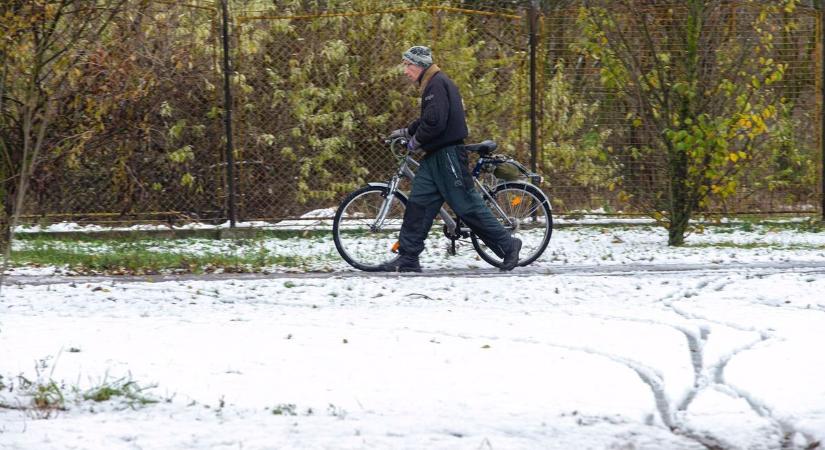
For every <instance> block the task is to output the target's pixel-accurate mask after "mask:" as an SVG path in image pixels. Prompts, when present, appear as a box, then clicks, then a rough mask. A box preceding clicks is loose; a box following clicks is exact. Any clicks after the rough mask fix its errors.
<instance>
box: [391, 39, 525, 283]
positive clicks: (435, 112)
mask: <svg viewBox="0 0 825 450" xmlns="http://www.w3.org/2000/svg"><path fill="white" fill-rule="evenodd" d="M402 63H403V64H404V74H405V75H406V76H407V78H409V79H410V81H411V82H412V83H415V84H416V85H418V87H419V89H420V91H421V116H420V117H419V118H418V119H416V120H414V121H413V122H412V123H410V124H409V126H407V127H406V128H401V129H398V130H395V131H393V132H392V134H391V135H390V137H391V138H395V137H404V138H406V139H407V142H408V144H407V145H408V148H409V149H410V150H413V151H422V152H424V154H425V155H424V158H423V159H422V161H421V167H419V168H418V172H417V173H416V175H415V179H414V180H413V185H412V193H411V194H410V198H409V201H408V202H407V208H406V211H405V212H404V222H403V223H402V225H401V233H400V236H399V243H400V245H399V249H398V251H399V254H400V257H399V258H398V259H397V260H395V261H393V262H390V263H386V264H384V265H382V266H381V268H380V270H382V271H385V272H420V271H421V265H420V264H419V261H418V256H419V255H420V254H421V252H422V251H424V240H425V239H426V237H427V233H429V231H430V228H431V227H432V224H433V220H435V216H436V215H437V214H438V211H439V209H440V208H441V205H442V204H443V203H444V202H445V201H446V202H447V204H448V205H450V208H452V209H453V211H455V213H456V214H458V216H459V217H461V220H463V221H464V222H465V223H466V224H467V225H468V226H469V227H470V228H471V229H472V230H473V232H474V233H475V234H476V236H478V237H479V238H480V239H481V240H482V241H484V243H485V244H486V245H487V246H488V247H489V248H490V249H492V250H493V251H494V252H495V253H496V254H497V255H498V256H499V257H500V258H502V259H503V262H502V264H501V266H500V268H501V270H512V269H513V268H514V267H515V266H516V265H517V264H518V255H519V251H520V250H521V241H520V240H519V239H518V238H514V237H511V236H510V233H508V232H507V230H506V229H505V228H504V227H503V226H502V225H501V223H499V221H498V220H496V218H495V217H493V214H492V213H491V212H490V209H489V208H488V207H487V205H485V204H484V201H483V200H482V199H481V195H480V194H479V193H478V192H477V191H476V190H475V186H474V184H473V178H472V175H471V174H470V168H469V164H468V160H467V152H466V150H465V149H464V147H463V144H464V139H465V138H466V137H467V123H466V121H465V117H464V104H463V102H462V100H461V94H459V92H458V87H457V86H456V85H455V83H453V81H452V80H450V78H449V77H447V75H446V74H445V73H444V72H442V71H441V69H440V68H439V67H438V66H437V65H435V64H433V56H432V51H431V50H430V49H429V48H427V47H424V46H414V47H412V48H410V49H409V50H407V51H406V52H404V53H403V59H402Z"/></svg>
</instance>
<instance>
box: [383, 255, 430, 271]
mask: <svg viewBox="0 0 825 450" xmlns="http://www.w3.org/2000/svg"><path fill="white" fill-rule="evenodd" d="M378 271H379V272H421V264H419V263H418V258H416V257H414V256H407V255H401V256H399V257H398V259H396V260H395V261H390V262H386V263H384V264H381V265H380V266H378Z"/></svg>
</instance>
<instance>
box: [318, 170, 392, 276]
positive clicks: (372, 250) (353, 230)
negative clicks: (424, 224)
mask: <svg viewBox="0 0 825 450" xmlns="http://www.w3.org/2000/svg"><path fill="white" fill-rule="evenodd" d="M388 189H389V188H388V187H387V185H385V184H370V185H367V186H364V187H361V188H359V189H357V190H355V191H353V192H352V193H350V194H349V195H348V196H347V197H346V198H345V199H344V200H343V201H342V202H341V204H340V205H339V206H338V210H337V211H336V212H335V219H333V222H332V236H333V240H334V241H335V248H336V249H337V250H338V253H339V254H340V255H341V257H342V258H344V261H346V262H347V263H348V264H349V265H351V266H352V267H355V268H356V269H359V270H363V271H366V272H375V271H378V269H379V266H380V265H381V264H384V263H387V262H393V261H395V260H396V259H397V258H398V257H399V256H398V254H397V253H393V252H392V244H394V243H395V242H396V241H397V240H398V232H399V230H400V229H401V223H402V221H403V218H404V210H405V209H406V206H407V197H406V196H405V195H404V194H403V193H401V192H397V191H396V192H395V200H396V201H395V202H394V203H393V205H392V209H391V210H390V212H389V213H388V214H387V220H386V221H385V223H384V227H382V229H381V230H378V231H376V230H374V229H372V228H371V225H372V224H374V223H375V218H376V216H377V215H378V212H379V210H380V208H381V205H382V204H383V202H384V199H385V198H386V196H387V191H388Z"/></svg>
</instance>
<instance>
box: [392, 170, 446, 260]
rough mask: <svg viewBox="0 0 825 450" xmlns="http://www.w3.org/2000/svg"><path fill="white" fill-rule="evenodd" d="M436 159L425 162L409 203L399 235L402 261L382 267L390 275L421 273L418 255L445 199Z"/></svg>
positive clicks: (417, 177)
mask: <svg viewBox="0 0 825 450" xmlns="http://www.w3.org/2000/svg"><path fill="white" fill-rule="evenodd" d="M432 159H433V158H432V157H429V158H425V159H424V160H423V161H421V167H419V168H418V171H417V172H416V174H415V179H414V180H413V186H412V192H411V193H410V198H409V199H408V200H407V208H406V210H405V211H404V221H403V223H402V224H401V233H400V234H399V236H398V241H399V244H400V245H399V248H398V253H399V254H400V255H401V258H399V259H398V261H396V262H394V263H392V264H390V265H386V267H383V266H382V268H381V270H383V271H387V272H398V271H407V270H410V271H420V270H421V266H420V265H419V263H418V256H419V255H420V254H421V252H422V251H424V240H425V239H426V238H427V234H428V233H429V231H430V228H431V227H432V225H433V220H434V219H435V216H436V215H438V210H439V209H441V205H442V204H443V203H444V198H443V197H442V196H441V194H440V193H439V192H438V187H437V186H436V184H435V181H434V178H433V170H432V161H431V160H432Z"/></svg>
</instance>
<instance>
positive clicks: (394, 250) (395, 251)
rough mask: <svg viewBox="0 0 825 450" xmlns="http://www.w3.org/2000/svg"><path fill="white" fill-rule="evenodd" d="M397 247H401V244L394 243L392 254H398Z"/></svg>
mask: <svg viewBox="0 0 825 450" xmlns="http://www.w3.org/2000/svg"><path fill="white" fill-rule="evenodd" d="M398 247H401V242H399V241H395V244H392V252H393V253H398Z"/></svg>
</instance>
